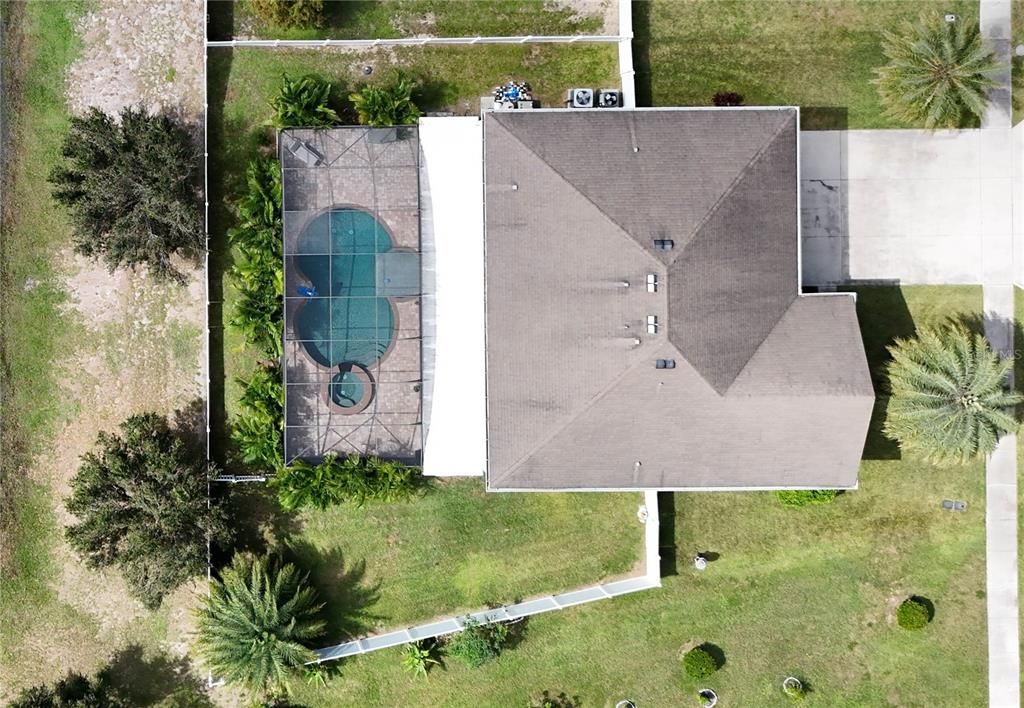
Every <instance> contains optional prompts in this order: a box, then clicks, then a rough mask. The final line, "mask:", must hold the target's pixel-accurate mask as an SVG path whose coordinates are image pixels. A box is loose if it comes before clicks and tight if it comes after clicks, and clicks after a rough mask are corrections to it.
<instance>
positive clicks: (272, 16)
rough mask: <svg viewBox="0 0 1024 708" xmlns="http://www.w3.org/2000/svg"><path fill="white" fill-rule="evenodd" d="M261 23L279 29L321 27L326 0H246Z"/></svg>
mask: <svg viewBox="0 0 1024 708" xmlns="http://www.w3.org/2000/svg"><path fill="white" fill-rule="evenodd" d="M245 6H246V7H248V8H249V9H250V10H251V11H252V13H253V14H254V15H256V17H258V18H259V19H260V21H261V22H263V23H264V24H267V25H276V26H278V27H320V26H321V25H323V21H324V0H246V2H245Z"/></svg>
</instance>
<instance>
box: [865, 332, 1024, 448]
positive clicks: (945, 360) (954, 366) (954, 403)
mask: <svg viewBox="0 0 1024 708" xmlns="http://www.w3.org/2000/svg"><path fill="white" fill-rule="evenodd" d="M889 353H890V354H891V355H892V361H891V362H889V365H888V377H889V388H890V390H891V394H892V395H891V398H890V399H889V407H888V416H887V418H886V421H885V425H884V427H883V432H884V433H885V435H886V436H887V437H888V438H890V439H892V440H895V441H897V442H899V444H900V448H901V449H902V450H904V451H905V452H908V453H911V454H917V455H919V456H921V457H923V458H924V459H926V460H929V461H932V462H938V463H942V462H957V463H965V462H968V461H970V460H972V459H978V458H982V457H984V456H985V455H986V454H988V453H990V452H992V451H993V450H994V449H995V447H996V443H997V442H998V441H999V438H1000V436H1002V435H1004V434H1006V433H1009V432H1012V431H1014V430H1016V429H1017V421H1016V419H1015V417H1014V415H1013V414H1012V413H1011V412H1009V411H1008V410H1007V409H1009V408H1011V407H1012V406H1015V405H1017V404H1019V403H1021V402H1022V401H1024V397H1022V396H1021V395H1020V394H1018V393H1016V392H1012V391H1007V390H1006V388H1005V386H1006V381H1007V376H1008V375H1009V373H1010V370H1011V368H1012V367H1013V362H1012V360H1010V359H1004V358H1001V357H1000V356H999V355H998V354H996V353H995V352H994V351H992V349H991V348H989V346H988V343H987V342H986V341H985V338H984V337H983V336H981V335H980V334H971V333H970V332H968V331H967V330H966V329H964V328H963V327H962V326H959V325H954V326H949V327H945V328H942V329H922V330H920V331H919V332H918V335H917V337H916V338H915V339H897V340H896V343H895V345H893V346H890V347H889Z"/></svg>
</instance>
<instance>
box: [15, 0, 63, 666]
mask: <svg viewBox="0 0 1024 708" xmlns="http://www.w3.org/2000/svg"><path fill="white" fill-rule="evenodd" d="M80 11H81V5H80V4H68V5H61V4H56V3H32V4H28V5H22V4H14V3H8V4H5V5H4V6H3V8H2V11H0V12H2V13H3V33H4V46H5V62H4V72H5V73H4V77H3V78H4V86H5V91H4V103H3V111H4V122H5V124H6V128H5V134H4V148H5V152H6V151H7V150H9V151H10V154H11V155H13V156H15V158H16V159H8V160H5V162H4V165H5V172H4V174H3V185H4V204H3V222H2V229H3V237H2V239H0V242H2V244H3V245H2V251H0V255H2V279H0V302H2V306H3V311H4V315H3V317H2V318H0V328H2V329H0V357H2V364H3V366H2V368H0V371H2V377H3V378H2V381H0V384H2V397H3V406H0V416H2V428H3V438H2V440H3V454H0V519H2V524H3V526H2V533H0V536H2V537H3V538H2V539H0V545H2V547H3V551H4V552H2V553H0V571H2V572H0V647H3V648H4V649H3V650H2V651H3V655H4V657H5V661H3V662H0V665H3V666H9V665H10V664H9V663H8V661H7V659H8V658H12V657H13V655H15V654H16V653H17V648H16V647H17V645H18V643H19V641H20V640H21V639H22V637H23V632H24V629H25V627H24V623H22V622H18V621H16V619H15V618H16V617H18V616H21V615H22V613H34V612H45V611H47V609H48V607H49V605H50V603H51V601H52V594H53V593H52V590H50V588H49V586H48V581H49V580H50V578H51V577H52V576H53V573H54V567H53V560H52V558H51V554H50V548H49V545H48V544H49V539H51V538H52V537H53V535H54V534H55V533H57V532H58V531H57V529H56V522H55V520H54V518H53V512H52V508H51V507H50V505H49V504H48V503H47V499H46V490H45V489H44V488H43V487H42V486H41V485H38V484H35V483H34V482H32V481H30V480H28V479H27V477H26V474H25V467H26V466H27V465H28V464H29V463H30V461H31V458H32V456H33V454H34V453H36V452H39V451H40V449H41V447H42V445H43V443H44V441H45V440H46V439H47V438H48V436H49V435H50V434H52V433H53V430H54V426H55V424H56V423H57V422H58V420H59V419H60V416H61V409H60V399H59V397H55V396H53V395H52V392H53V390H54V389H55V388H56V386H57V380H56V370H55V369H54V367H53V366H52V364H51V362H52V361H54V360H55V359H56V357H57V354H58V352H59V351H60V348H61V345H62V342H65V341H66V339H65V333H66V331H67V330H68V328H69V327H70V326H72V325H71V323H69V322H68V321H67V318H66V317H64V316H62V314H61V311H60V307H61V305H62V304H63V303H64V302H65V301H66V294H65V293H64V291H63V289H62V288H61V285H60V284H59V273H58V271H57V269H56V267H55V266H54V259H53V255H54V252H55V251H56V250H58V249H59V248H61V247H62V245H63V240H64V239H65V238H66V235H67V225H66V223H65V222H64V219H63V218H62V215H61V213H60V212H59V211H58V210H56V209H53V208H52V206H51V203H50V198H49V194H50V189H49V185H48V184H47V182H46V177H47V173H48V170H49V167H50V165H52V164H53V163H54V161H55V159H56V157H57V155H58V154H59V150H60V143H61V138H62V136H63V133H64V130H65V126H66V124H67V114H66V111H65V108H64V102H63V85H62V81H63V70H64V67H66V66H67V65H68V63H69V62H70V61H71V58H72V57H73V56H74V54H75V52H76V51H77V41H76V39H75V37H74V33H73V30H72V27H71V20H70V18H71V17H74V15H75V14H76V13H78V12H80Z"/></svg>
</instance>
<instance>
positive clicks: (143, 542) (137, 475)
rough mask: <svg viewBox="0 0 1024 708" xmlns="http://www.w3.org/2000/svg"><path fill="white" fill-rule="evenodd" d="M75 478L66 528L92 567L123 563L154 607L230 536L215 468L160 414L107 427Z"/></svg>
mask: <svg viewBox="0 0 1024 708" xmlns="http://www.w3.org/2000/svg"><path fill="white" fill-rule="evenodd" d="M96 447H97V449H96V450H95V451H93V452H89V453H86V454H85V456H84V457H83V458H82V466H81V467H80V468H79V470H78V474H76V475H75V477H74V478H73V479H72V480H71V497H70V498H69V499H68V500H67V503H66V505H67V509H68V511H70V512H71V513H72V514H74V515H75V516H76V517H78V523H76V524H73V525H71V526H69V527H68V528H67V530H66V534H67V538H68V542H69V543H70V544H71V547H72V548H73V549H74V550H75V551H76V552H78V554H79V555H81V556H82V557H83V558H84V559H85V562H86V564H87V565H88V566H90V567H92V568H102V567H107V566H117V567H118V569H119V570H120V571H121V573H122V574H123V575H124V577H125V580H127V581H128V585H129V587H130V589H131V591H132V594H133V595H135V596H136V597H138V598H139V599H140V600H142V602H143V603H144V604H145V605H146V606H147V607H149V608H156V607H158V606H159V605H160V602H161V600H162V599H163V597H164V595H166V594H167V593H169V592H170V591H171V590H173V589H174V588H176V587H178V586H179V585H180V584H181V583H183V582H185V581H186V580H188V579H190V578H193V577H196V576H199V575H204V574H205V573H206V569H207V555H206V542H207V536H208V535H209V536H210V537H211V538H213V539H214V540H215V541H216V540H218V539H222V538H226V537H227V525H226V521H225V517H224V515H223V513H222V511H221V510H220V508H219V507H216V506H214V507H211V506H210V505H209V499H208V490H207V484H208V478H209V470H208V468H207V463H206V461H205V460H201V459H197V457H196V456H195V455H193V454H192V453H190V452H189V451H188V449H187V446H186V445H185V443H184V441H182V440H181V439H180V438H179V437H178V436H177V435H176V434H174V433H173V432H172V431H170V430H169V429H168V427H167V422H166V420H164V418H162V417H161V416H158V415H157V414H155V413H146V414H144V415H136V416H132V417H130V418H128V419H127V420H125V421H124V422H123V423H122V424H121V435H112V434H109V433H100V435H99V438H98V440H97V442H96Z"/></svg>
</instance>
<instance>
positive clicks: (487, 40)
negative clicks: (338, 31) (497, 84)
mask: <svg viewBox="0 0 1024 708" xmlns="http://www.w3.org/2000/svg"><path fill="white" fill-rule="evenodd" d="M631 38H632V34H631V35H630V36H629V37H626V36H623V35H621V34H562V35H559V34H554V35H542V34H527V35H520V36H515V37H483V36H478V37H396V38H393V39H221V40H216V39H211V40H207V42H206V46H208V47H265V48H266V47H270V48H281V49H318V48H322V47H336V48H339V49H375V48H377V47H425V46H451V45H466V44H469V45H472V44H590V43H597V42H621V41H622V40H624V39H627V40H628V39H631Z"/></svg>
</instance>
